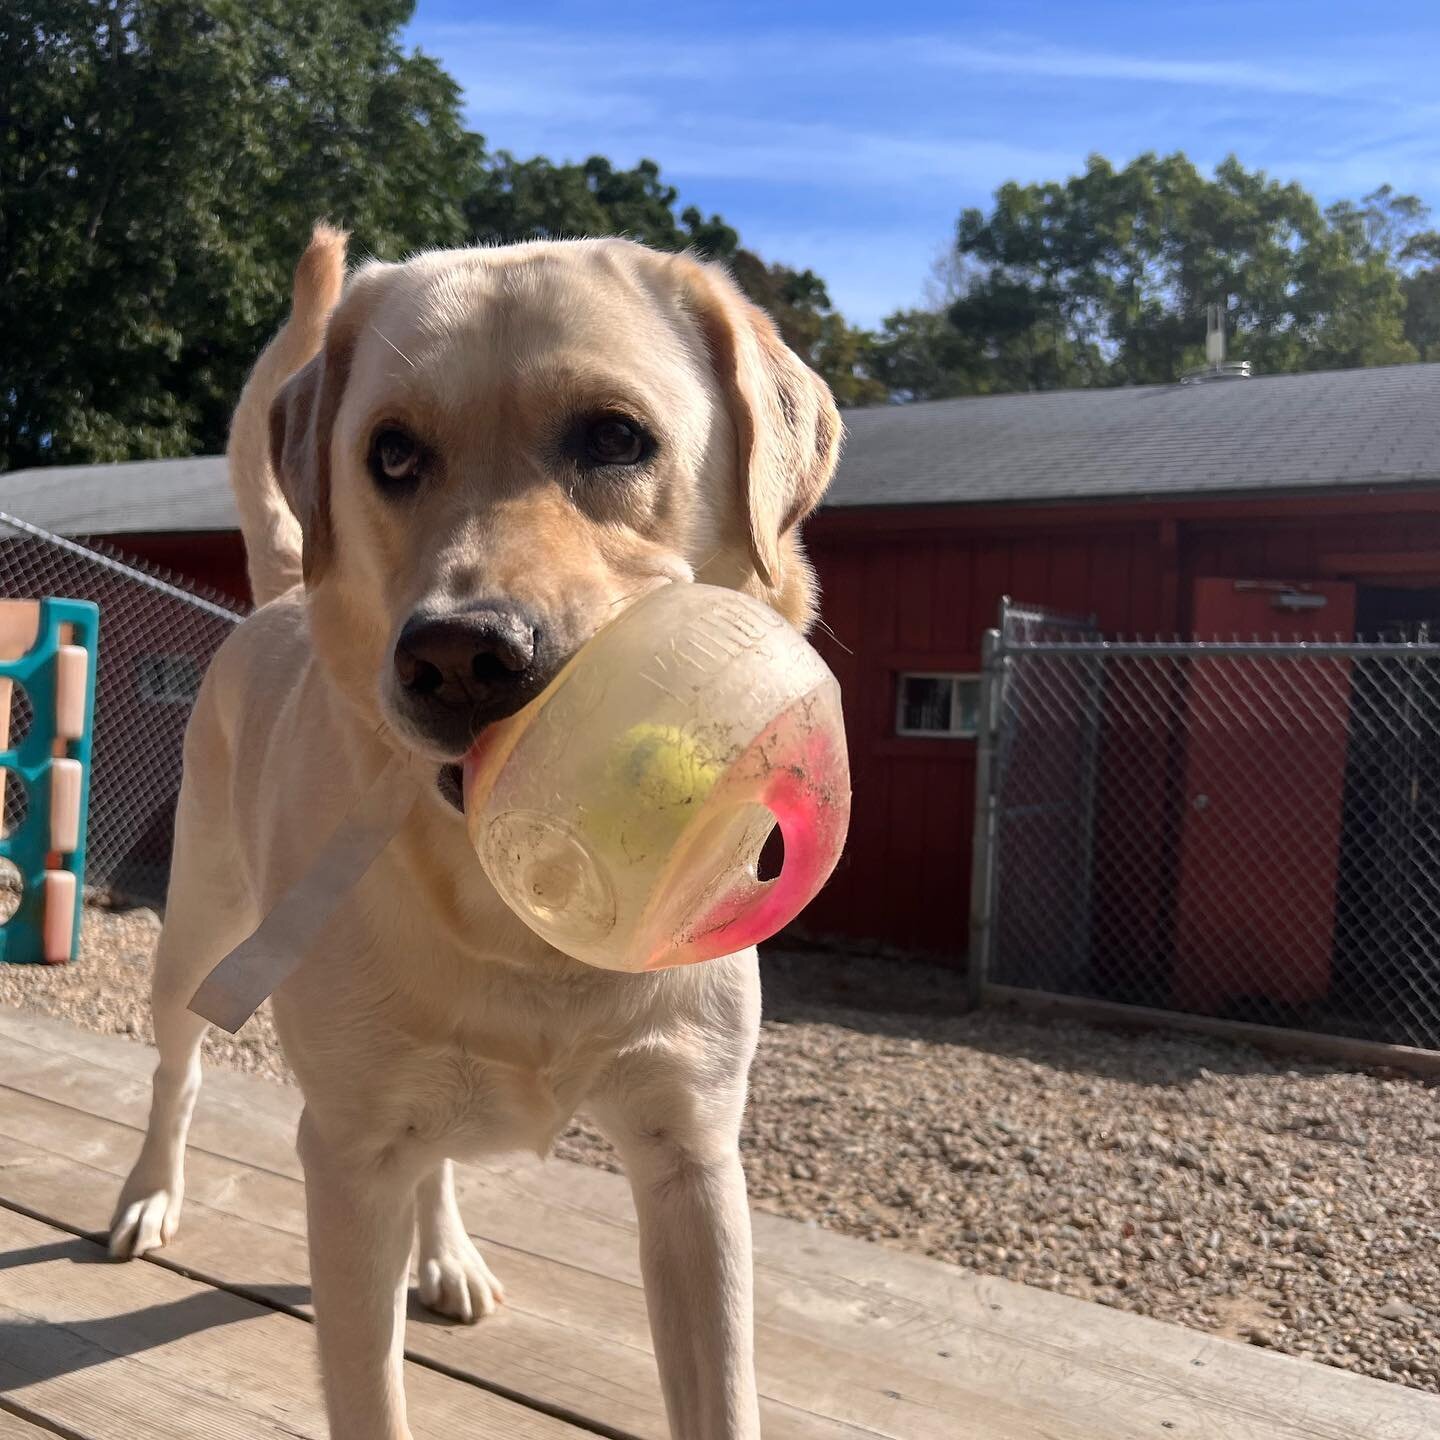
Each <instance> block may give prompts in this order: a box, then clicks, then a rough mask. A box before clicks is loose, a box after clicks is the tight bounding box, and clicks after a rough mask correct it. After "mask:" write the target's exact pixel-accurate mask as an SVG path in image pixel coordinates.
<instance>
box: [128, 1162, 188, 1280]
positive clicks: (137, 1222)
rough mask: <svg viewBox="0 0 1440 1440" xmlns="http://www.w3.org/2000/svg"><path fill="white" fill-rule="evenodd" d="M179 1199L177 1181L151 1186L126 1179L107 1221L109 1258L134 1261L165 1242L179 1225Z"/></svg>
mask: <svg viewBox="0 0 1440 1440" xmlns="http://www.w3.org/2000/svg"><path fill="white" fill-rule="evenodd" d="M131 1179H132V1181H133V1179H134V1177H133V1176H132V1177H131ZM181 1198H182V1196H181V1188H180V1185H179V1183H178V1182H172V1183H171V1184H169V1185H157V1186H154V1187H150V1186H147V1185H132V1184H131V1183H128V1182H127V1184H126V1186H125V1190H124V1193H123V1194H122V1195H121V1196H120V1203H119V1204H118V1205H117V1206H116V1207H115V1218H114V1219H113V1220H112V1221H111V1222H110V1258H111V1259H112V1260H137V1259H139V1257H140V1256H142V1255H144V1254H146V1253H147V1252H149V1251H151V1250H158V1249H159V1248H160V1247H161V1246H162V1245H168V1244H169V1243H170V1241H171V1240H173V1239H174V1238H175V1230H176V1227H177V1226H178V1225H179V1224H180V1202H181Z"/></svg>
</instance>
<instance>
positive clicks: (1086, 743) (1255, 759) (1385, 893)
mask: <svg viewBox="0 0 1440 1440" xmlns="http://www.w3.org/2000/svg"><path fill="white" fill-rule="evenodd" d="M983 685H984V701H983V705H982V720H983V724H982V733H981V735H980V745H979V757H978V759H979V766H978V781H979V784H978V787H977V789H978V794H977V804H976V822H975V862H974V873H973V876H972V885H973V891H972V916H971V957H972V963H971V966H970V991H971V998H972V1001H973V1002H974V1003H977V1004H978V1003H981V1002H982V1001H983V1000H984V999H985V998H986V997H987V996H992V997H993V996H994V995H995V994H997V993H1000V992H1005V991H1013V992H1016V993H1017V995H1018V994H1030V995H1035V994H1044V995H1049V996H1056V997H1070V998H1074V999H1079V1000H1085V1001H1091V1002H1102V1003H1110V1004H1119V1005H1124V1006H1139V1007H1145V1008H1147V1009H1151V1010H1158V1011H1163V1012H1167V1013H1170V1014H1174V1015H1190V1016H1204V1017H1209V1018H1210V1019H1213V1020H1217V1021H1223V1022H1230V1023H1234V1024H1236V1025H1246V1024H1260V1025H1264V1026H1272V1027H1283V1028H1285V1029H1289V1030H1298V1031H1303V1032H1307V1033H1309V1034H1315V1035H1325V1036H1335V1037H1348V1038H1349V1039H1351V1040H1359V1041H1368V1042H1379V1043H1382V1044H1392V1045H1397V1044H1398V1045H1406V1046H1412V1047H1419V1048H1422V1049H1426V1050H1436V1051H1440V883H1437V882H1440V645H1437V644H1433V643H1372V644H1366V643H1353V644H1350V643H1347V644H1339V643H1337V644H1325V643H1298V642H1297V643H1269V644H1267V643H1242V642H1236V643H1210V642H1189V643H1178V642H1177V643H1173V644H1166V643H1148V642H1113V641H1104V640H1101V639H1100V638H1099V637H1098V636H1097V635H1096V634H1095V632H1094V630H1093V627H1086V626H1084V625H1082V624H1081V623H1080V622H1076V621H1070V620H1065V619H1063V618H1061V617H1054V616H1047V615H1046V614H1045V613H1044V612H1040V611H1033V610H1023V609H1020V608H1018V607H1015V606H1012V605H1010V604H1009V602H1006V604H1005V606H1004V607H1002V615H1001V623H1000V628H999V629H998V630H996V631H991V632H990V633H989V635H988V636H987V639H986V647H985V665H984V681H983Z"/></svg>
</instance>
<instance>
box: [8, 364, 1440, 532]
mask: <svg viewBox="0 0 1440 1440" xmlns="http://www.w3.org/2000/svg"><path fill="white" fill-rule="evenodd" d="M845 423H846V427H847V429H848V431H849V439H848V440H847V442H846V446H845V453H844V455H843V457H842V458H841V461H840V470H839V473H838V474H837V475H836V477H835V483H834V485H833V486H832V488H831V490H830V493H829V495H828V496H827V498H826V504H827V505H828V506H835V507H846V506H858V505H923V504H947V503H961V504H967V503H969V504H974V503H981V502H987V501H988V502H991V503H996V502H1010V503H1014V502H1034V501H1047V500H1048V501H1054V500H1072V499H1122V498H1127V497H1128V498H1132V499H1133V498H1139V497H1143V496H1182V495H1208V494H1215V493H1236V494H1240V493H1249V494H1266V493H1269V494H1276V493H1282V492H1295V491H1307V490H1321V489H1331V490H1335V489H1351V490H1353V489H1364V488H1368V487H1372V486H1405V485H1426V484H1440V365H1395V366H1388V367H1382V368H1377V369H1371V370H1332V371H1327V372H1322V373H1319V374H1314V375H1272V376H1262V377H1258V378H1256V379H1253V380H1232V381H1226V382H1222V383H1217V384H1210V385H1193V386H1192V385H1187V386H1179V385H1148V386H1141V387H1136V388H1133V389H1123V390H1061V391H1054V392H1052V393H1049V394H1044V395H985V396H977V397H974V398H970V399H964V400H932V401H928V402H926V403H923V404H918V405H889V406H877V407H876V408H874V409H870V410H851V411H848V412H847V413H846V416H845ZM0 511H8V512H9V513H10V514H12V515H18V516H19V517H20V518H21V519H22V520H28V521H30V523H31V524H33V525H40V526H43V527H44V528H45V529H47V530H54V531H56V532H58V533H59V534H62V535H123V534H126V533H131V532H141V531H200V530H233V529H235V528H236V526H237V519H236V515H235V503H234V501H233V500H232V499H231V496H230V487H229V484H228V482H227V479H226V474H225V461H224V459H223V457H219V456H216V457H210V458H201V459H193V460H142V461H136V462H134V463H131V464H125V465H78V466H60V467H56V468H51V469H42V470H18V471H15V472H13V473H12V474H9V475H0Z"/></svg>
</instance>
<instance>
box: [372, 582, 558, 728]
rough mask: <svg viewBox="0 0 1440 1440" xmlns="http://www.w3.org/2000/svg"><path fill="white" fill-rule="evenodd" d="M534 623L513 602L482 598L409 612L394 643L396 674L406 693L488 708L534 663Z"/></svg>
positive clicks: (515, 685) (519, 684) (527, 674)
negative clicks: (438, 610) (437, 610)
mask: <svg viewBox="0 0 1440 1440" xmlns="http://www.w3.org/2000/svg"><path fill="white" fill-rule="evenodd" d="M535 652H536V627H535V625H534V624H533V622H532V621H531V619H530V617H529V616H528V615H526V614H525V613H524V611H522V610H521V609H520V608H519V607H518V606H515V605H509V604H506V603H504V602H483V603H480V604H476V605H472V606H467V607H466V608H465V609H464V610H454V611H451V612H449V613H448V614H443V615H433V614H432V615H424V614H422V615H412V616H411V617H410V619H409V620H407V621H406V622H405V628H404V629H403V630H401V632H400V638H399V640H398V641H397V642H396V645H395V674H396V676H397V678H398V679H399V681H400V684H401V686H402V687H403V688H404V690H405V691H406V692H407V693H408V694H409V695H411V696H414V697H417V698H419V697H425V698H430V699H434V700H436V701H439V702H441V703H442V704H446V705H456V706H458V705H462V704H468V705H470V706H474V707H479V708H489V703H488V702H490V701H491V700H493V699H498V698H499V694H498V693H497V692H503V691H507V690H520V689H523V688H525V687H524V685H523V682H524V681H526V680H527V679H529V678H530V672H531V668H532V667H533V665H534V664H535Z"/></svg>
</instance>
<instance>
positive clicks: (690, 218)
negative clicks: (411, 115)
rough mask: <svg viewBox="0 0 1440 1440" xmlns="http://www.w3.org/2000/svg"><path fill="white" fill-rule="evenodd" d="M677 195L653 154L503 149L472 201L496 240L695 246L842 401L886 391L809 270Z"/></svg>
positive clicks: (857, 334)
mask: <svg viewBox="0 0 1440 1440" xmlns="http://www.w3.org/2000/svg"><path fill="white" fill-rule="evenodd" d="M678 200H679V195H678V192H677V191H676V190H675V188H674V187H673V186H671V185H667V184H666V183H665V182H664V181H663V180H662V179H661V178H660V167H659V166H658V165H657V164H656V163H655V162H654V161H653V160H642V161H641V162H640V163H639V164H638V165H636V166H635V168H634V169H633V170H618V169H616V168H615V167H614V166H613V165H612V164H611V163H610V161H608V160H606V159H605V158H604V157H603V156H599V155H594V156H591V157H590V159H588V160H586V161H584V162H583V163H582V164H563V165H557V164H555V163H554V162H552V161H550V160H546V159H544V158H543V157H537V158H535V159H532V160H517V159H516V158H515V157H514V156H513V155H510V154H507V153H505V152H501V153H499V154H498V155H496V156H495V157H494V158H493V159H492V160H491V161H490V162H489V163H488V164H487V165H486V166H485V169H484V173H483V177H482V179H481V181H480V183H479V185H478V186H477V187H476V189H475V191H474V192H473V193H472V194H471V196H470V197H469V199H468V200H467V201H466V206H465V213H466V216H467V218H468V219H469V221H470V224H471V227H472V228H473V230H474V232H475V234H476V236H477V238H479V239H480V240H486V241H491V242H494V243H498V244H507V243H512V242H515V241H519V240H536V239H561V238H564V237H566V236H577V235H625V236H628V237H629V238H631V239H632V240H639V241H642V242H643V243H644V244H646V245H653V246H655V247H656V248H657V249H660V250H686V249H691V250H695V251H696V252H697V253H699V254H702V255H705V256H708V257H710V258H711V259H716V260H721V261H724V262H725V263H727V264H728V265H729V266H730V269H731V271H732V272H733V274H734V276H735V279H736V281H737V282H738V284H739V285H740V287H741V289H742V290H744V292H745V293H746V294H747V295H748V296H749V297H750V299H752V300H753V301H754V302H755V303H756V304H757V305H760V306H762V307H763V308H764V309H766V310H768V311H769V312H770V314H771V315H773V316H774V318H775V322H776V324H777V325H778V326H779V328H780V333H781V334H782V335H783V336H784V337H785V340H786V343H787V344H789V345H790V346H791V347H792V348H793V349H794V350H795V351H796V352H797V353H798V354H799V355H801V356H803V357H804V358H805V360H806V361H807V362H808V363H809V364H810V365H811V366H813V367H814V369H815V370H816V371H818V372H819V373H820V374H821V375H822V376H824V378H825V379H826V380H827V381H828V382H829V384H830V387H831V389H832V390H833V391H834V392H835V397H836V399H837V401H838V402H839V403H840V404H841V405H858V404H866V403H870V402H873V401H875V400H880V399H884V398H885V394H886V392H885V387H884V385H883V383H882V382H881V381H879V380H877V379H876V378H875V377H874V376H873V375H872V374H871V373H870V369H871V366H870V363H869V353H868V345H869V337H868V336H867V335H866V334H865V333H864V332H862V331H859V330H855V329H853V328H851V327H850V326H849V325H847V324H846V322H845V320H844V317H843V316H841V315H840V314H839V312H837V311H836V310H835V308H834V306H833V305H832V304H831V302H830V296H829V293H828V292H827V290H826V288H825V283H824V281H823V280H821V279H820V277H819V276H818V275H816V274H815V273H814V272H813V271H811V270H795V269H793V268H791V267H790V266H788V265H774V264H767V263H766V262H765V261H764V260H762V259H761V258H760V257H759V256H758V255H756V254H755V253H754V252H753V251H750V250H746V249H744V248H742V247H741V245H740V236H739V235H738V233H737V232H736V231H735V230H734V229H732V228H731V227H730V226H729V225H727V224H726V223H725V221H724V220H722V219H721V218H720V216H718V215H711V216H708V217H707V216H705V215H704V214H703V213H702V212H701V211H700V210H698V209H696V208H695V207H694V206H690V207H688V208H687V209H685V210H682V211H680V212H678V213H677V211H676V205H677V203H678Z"/></svg>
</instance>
